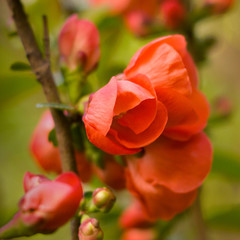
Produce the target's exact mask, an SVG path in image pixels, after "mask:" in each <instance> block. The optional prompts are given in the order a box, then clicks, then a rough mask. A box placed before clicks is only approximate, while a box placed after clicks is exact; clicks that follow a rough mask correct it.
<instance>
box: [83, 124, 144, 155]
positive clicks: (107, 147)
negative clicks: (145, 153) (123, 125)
mask: <svg viewBox="0 0 240 240" xmlns="http://www.w3.org/2000/svg"><path fill="white" fill-rule="evenodd" d="M85 129H86V132H87V137H88V139H89V141H90V142H91V143H93V144H94V145H95V146H97V147H98V148H100V149H102V150H103V151H105V152H106V153H109V154H113V155H127V154H133V153H137V152H140V151H141V149H139V148H135V149H127V148H126V147H124V146H123V145H121V144H120V143H118V142H116V141H115V140H114V139H113V138H111V135H110V134H108V135H107V136H104V135H103V134H101V133H100V132H99V131H97V130H96V129H94V128H93V127H92V126H90V125H88V124H86V123H85Z"/></svg>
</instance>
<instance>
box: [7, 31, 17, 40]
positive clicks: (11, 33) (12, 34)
mask: <svg viewBox="0 0 240 240" xmlns="http://www.w3.org/2000/svg"><path fill="white" fill-rule="evenodd" d="M17 35H18V33H17V32H16V31H12V32H10V33H8V37H10V38H12V37H16V36H17Z"/></svg>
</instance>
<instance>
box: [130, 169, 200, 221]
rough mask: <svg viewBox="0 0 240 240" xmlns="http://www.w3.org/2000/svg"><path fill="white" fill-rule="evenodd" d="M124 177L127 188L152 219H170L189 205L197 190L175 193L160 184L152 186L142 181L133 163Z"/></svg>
mask: <svg viewBox="0 0 240 240" xmlns="http://www.w3.org/2000/svg"><path fill="white" fill-rule="evenodd" d="M126 177H127V188H128V190H129V191H130V192H131V193H132V194H133V195H134V196H135V197H136V198H137V199H138V200H139V201H140V202H141V203H142V208H143V209H144V211H145V212H146V214H147V215H148V217H149V218H150V219H152V220H157V219H159V218H161V219H163V220H170V219H171V218H173V217H174V216H175V215H176V214H178V213H180V212H182V211H184V210H185V209H186V208H188V207H189V206H191V204H192V203H193V201H194V200H195V198H196V195H197V190H194V191H191V192H188V193H175V192H172V191H170V190H168V189H167V188H165V187H162V186H152V185H151V184H150V183H148V182H146V181H144V179H143V178H142V176H141V175H140V174H139V172H138V169H137V168H135V167H133V165H129V168H128V170H127V171H126Z"/></svg>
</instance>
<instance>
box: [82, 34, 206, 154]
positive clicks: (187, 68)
mask: <svg viewBox="0 0 240 240" xmlns="http://www.w3.org/2000/svg"><path fill="white" fill-rule="evenodd" d="M197 82H198V77H197V71H196V68H195V65H194V63H193V60H192V58H191V57H190V55H189V53H188V52H187V50H186V42H185V39H184V37H183V36H181V35H173V36H168V37H163V38H158V39H156V40H154V41H152V42H150V43H149V44H147V45H146V46H144V47H143V48H141V49H140V50H139V51H138V52H137V53H136V54H135V55H134V56H133V58H132V60H131V61H130V64H129V65H128V67H127V68H126V69H125V71H124V74H122V75H119V76H117V77H112V79H111V80H110V82H109V83H108V84H107V85H106V86H104V87H103V88H101V89H100V90H98V91H97V92H96V93H94V94H93V95H92V96H91V97H90V99H89V104H88V106H87V108H86V111H85V115H84V117H83V121H84V123H85V128H86V132H87V136H88V138H89V140H90V141H91V142H92V143H93V144H94V145H96V146H97V147H99V148H100V149H102V150H103V151H105V152H108V153H110V154H125V155H126V154H132V153H136V152H139V151H140V150H141V148H142V147H145V146H147V145H149V144H151V143H152V142H154V141H155V140H156V139H157V138H158V137H159V136H160V135H161V134H162V133H163V134H164V135H165V136H167V137H169V138H172V139H176V140H182V141H185V140H188V139H189V138H190V137H191V136H193V135H194V134H197V133H199V132H201V131H202V129H203V128H204V127H205V125H206V123H207V118H208V116H209V106H208V103H207V101H206V99H205V97H204V96H203V95H202V93H201V92H199V90H198V89H197Z"/></svg>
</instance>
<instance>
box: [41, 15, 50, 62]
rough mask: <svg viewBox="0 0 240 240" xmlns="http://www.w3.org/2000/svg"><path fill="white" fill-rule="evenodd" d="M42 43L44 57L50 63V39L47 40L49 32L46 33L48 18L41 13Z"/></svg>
mask: <svg viewBox="0 0 240 240" xmlns="http://www.w3.org/2000/svg"><path fill="white" fill-rule="evenodd" d="M43 44H44V53H45V58H46V60H47V61H48V63H49V66H50V65H51V64H50V41H49V33H48V19H47V16H46V15H43Z"/></svg>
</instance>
